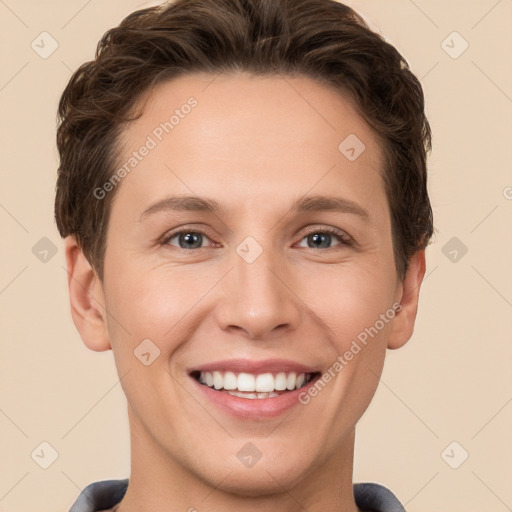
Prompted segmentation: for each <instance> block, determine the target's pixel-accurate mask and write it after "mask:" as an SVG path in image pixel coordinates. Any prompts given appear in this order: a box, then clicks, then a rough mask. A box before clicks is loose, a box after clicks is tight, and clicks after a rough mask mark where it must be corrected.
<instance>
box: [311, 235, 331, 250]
mask: <svg viewBox="0 0 512 512" xmlns="http://www.w3.org/2000/svg"><path fill="white" fill-rule="evenodd" d="M321 238H323V239H324V241H325V240H327V245H326V244H324V246H327V247H328V246H329V243H328V242H329V241H330V239H331V236H330V235H329V234H323V233H322V234H318V233H315V234H314V235H311V239H312V240H313V244H315V247H319V246H320V245H321V244H322V240H321ZM317 242H320V243H317Z"/></svg>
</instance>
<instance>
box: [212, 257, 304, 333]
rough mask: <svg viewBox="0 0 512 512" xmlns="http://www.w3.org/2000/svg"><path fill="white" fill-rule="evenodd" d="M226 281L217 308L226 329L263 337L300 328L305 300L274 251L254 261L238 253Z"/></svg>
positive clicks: (220, 322)
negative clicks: (299, 294) (299, 295)
mask: <svg viewBox="0 0 512 512" xmlns="http://www.w3.org/2000/svg"><path fill="white" fill-rule="evenodd" d="M224 281H225V282H224V286H223V293H222V295H223V296H222V298H221V299H220V301H219V302H218V303H217V307H216V319H217V322H218V324H219V326H220V327H221V328H222V329H223V330H227V331H233V332H235V331H239V332H238V334H240V333H243V335H244V336H246V337H248V338H250V339H254V340H255V339H260V340H263V339H270V338H273V337H274V336H282V335H283V333H285V332H287V331H289V330H290V331H291V330H294V329H297V327H298V325H299V322H300V304H302V302H301V300H300V298H299V297H298V296H297V295H296V294H295V293H294V291H293V277H292V276H291V273H290V272H289V270H287V269H286V266H285V264H284V263H283V262H282V261H281V260H279V261H278V259H277V258H276V257H275V256H274V255H273V254H272V253H271V251H270V250H264V251H263V253H262V254H261V255H260V256H259V257H258V258H257V259H256V260H255V261H253V262H252V263H248V262H247V261H245V260H244V259H243V258H242V257H240V256H239V255H238V254H237V253H235V254H234V257H233V269H232V270H231V272H229V275H228V276H226V279H225V280H224ZM274 331H275V333H274Z"/></svg>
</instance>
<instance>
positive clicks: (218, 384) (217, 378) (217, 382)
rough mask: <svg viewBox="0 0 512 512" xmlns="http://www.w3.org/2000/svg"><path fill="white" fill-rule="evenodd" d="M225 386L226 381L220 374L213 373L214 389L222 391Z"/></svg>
mask: <svg viewBox="0 0 512 512" xmlns="http://www.w3.org/2000/svg"><path fill="white" fill-rule="evenodd" d="M223 385H224V379H223V378H222V374H221V373H220V372H213V387H214V388H215V389H221V388H222V386H223Z"/></svg>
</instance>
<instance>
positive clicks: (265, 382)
mask: <svg viewBox="0 0 512 512" xmlns="http://www.w3.org/2000/svg"><path fill="white" fill-rule="evenodd" d="M256 391H263V392H265V391H266V392H270V391H274V376H273V375H272V374H271V373H262V374H261V375H258V376H257V377H256Z"/></svg>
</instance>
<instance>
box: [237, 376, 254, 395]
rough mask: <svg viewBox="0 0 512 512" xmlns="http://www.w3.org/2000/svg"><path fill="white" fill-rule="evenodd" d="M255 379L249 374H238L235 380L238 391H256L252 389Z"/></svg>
mask: <svg viewBox="0 0 512 512" xmlns="http://www.w3.org/2000/svg"><path fill="white" fill-rule="evenodd" d="M254 386H255V378H254V375H251V374H250V373H240V374H239V375H238V380H237V386H236V387H237V388H238V391H256V390H255V389H254Z"/></svg>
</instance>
